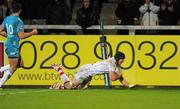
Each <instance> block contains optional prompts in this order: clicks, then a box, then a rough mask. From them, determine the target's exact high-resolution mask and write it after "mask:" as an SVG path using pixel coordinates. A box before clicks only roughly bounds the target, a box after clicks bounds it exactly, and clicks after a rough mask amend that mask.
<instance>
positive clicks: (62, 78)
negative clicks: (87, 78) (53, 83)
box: [58, 69, 70, 83]
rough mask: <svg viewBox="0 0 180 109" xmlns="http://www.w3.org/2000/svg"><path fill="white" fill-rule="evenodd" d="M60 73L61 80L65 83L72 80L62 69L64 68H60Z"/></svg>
mask: <svg viewBox="0 0 180 109" xmlns="http://www.w3.org/2000/svg"><path fill="white" fill-rule="evenodd" d="M58 74H59V75H60V77H61V80H62V82H63V83H65V82H67V81H70V80H69V78H68V77H67V76H66V74H65V73H64V72H63V71H62V69H60V70H59V71H58Z"/></svg>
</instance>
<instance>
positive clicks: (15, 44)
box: [0, 3, 38, 87]
mask: <svg viewBox="0 0 180 109" xmlns="http://www.w3.org/2000/svg"><path fill="white" fill-rule="evenodd" d="M12 11H13V14H12V15H10V16H8V17H6V18H5V19H4V21H3V23H2V24H1V26H0V34H1V35H2V36H4V37H6V38H7V39H6V42H5V51H6V54H7V55H8V61H9V65H6V66H3V67H1V68H0V72H4V75H3V77H2V78H1V80H0V87H2V85H3V84H4V83H5V82H6V81H7V80H8V78H9V77H10V76H11V75H12V74H13V73H14V72H15V71H16V69H17V68H19V67H21V66H22V65H23V60H22V58H21V56H20V52H19V40H20V39H24V38H28V37H29V36H31V35H35V34H37V33H38V31H37V30H36V29H33V30H32V31H31V32H24V23H23V21H22V20H21V19H20V18H19V15H20V13H21V5H20V4H19V3H14V4H13V5H12ZM5 31H6V32H5Z"/></svg>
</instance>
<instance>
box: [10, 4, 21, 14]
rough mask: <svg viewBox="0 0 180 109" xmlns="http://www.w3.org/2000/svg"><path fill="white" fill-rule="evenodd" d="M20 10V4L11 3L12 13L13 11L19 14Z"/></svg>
mask: <svg viewBox="0 0 180 109" xmlns="http://www.w3.org/2000/svg"><path fill="white" fill-rule="evenodd" d="M21 9H22V5H21V4H19V3H15V2H14V3H13V5H12V11H13V13H17V12H19V11H20V10H21Z"/></svg>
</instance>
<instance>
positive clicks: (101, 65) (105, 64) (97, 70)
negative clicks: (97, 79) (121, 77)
mask: <svg viewBox="0 0 180 109" xmlns="http://www.w3.org/2000/svg"><path fill="white" fill-rule="evenodd" d="M119 70H120V69H119V68H118V67H117V66H116V60H115V59H114V57H112V58H109V59H107V60H103V61H99V62H96V63H94V64H92V66H91V67H90V69H89V72H90V73H91V75H96V74H103V73H104V72H107V73H109V72H110V71H111V72H115V73H119Z"/></svg>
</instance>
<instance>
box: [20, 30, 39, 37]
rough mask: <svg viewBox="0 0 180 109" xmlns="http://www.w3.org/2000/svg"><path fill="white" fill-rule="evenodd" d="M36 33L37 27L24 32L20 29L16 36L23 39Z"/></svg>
mask: <svg viewBox="0 0 180 109" xmlns="http://www.w3.org/2000/svg"><path fill="white" fill-rule="evenodd" d="M36 34H38V31H37V29H33V30H32V31H31V32H24V31H21V32H19V33H18V36H19V38H20V39H25V38H28V37H30V36H32V35H36Z"/></svg>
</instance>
